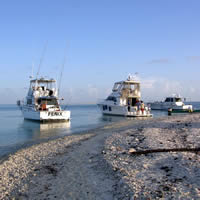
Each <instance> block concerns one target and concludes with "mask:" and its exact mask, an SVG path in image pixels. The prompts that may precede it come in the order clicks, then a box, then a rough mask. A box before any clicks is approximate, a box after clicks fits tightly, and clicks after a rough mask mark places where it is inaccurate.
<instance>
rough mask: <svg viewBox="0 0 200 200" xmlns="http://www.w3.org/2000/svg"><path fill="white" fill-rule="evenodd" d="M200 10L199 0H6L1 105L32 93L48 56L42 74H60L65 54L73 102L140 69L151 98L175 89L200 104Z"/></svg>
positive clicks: (94, 97)
mask: <svg viewBox="0 0 200 200" xmlns="http://www.w3.org/2000/svg"><path fill="white" fill-rule="evenodd" d="M199 8H200V1H199V0H192V1H189V0H166V1H161V0H124V1H122V0H84V1H82V0H29V1H27V0H18V1H15V0H1V1H0V70H1V73H0V96H1V98H0V104H15V103H16V100H17V99H22V98H24V97H25V95H26V93H27V88H28V87H29V76H30V75H31V74H32V69H33V75H34V76H35V75H36V72H37V71H38V66H39V63H40V60H41V59H42V63H41V69H40V76H43V77H50V78H52V77H53V78H56V79H59V77H60V73H61V69H62V66H63V62H64V58H65V57H66V62H65V65H64V71H63V76H62V82H61V95H62V96H63V97H64V98H65V100H64V101H65V103H66V104H95V103H97V102H98V101H99V99H103V98H106V96H107V95H108V94H109V93H110V92H111V89H112V86H113V84H114V82H116V81H120V80H125V79H126V78H127V76H128V75H129V74H134V73H136V72H137V73H138V76H139V78H140V80H141V88H142V98H143V100H145V101H153V100H162V99H163V98H165V96H169V95H171V94H174V93H179V94H181V95H182V96H184V97H186V98H188V100H191V101H200V87H199V85H200V78H199V76H200V67H199V65H200V45H199V41H200V39H199V37H200V21H199V19H200V12H199ZM45 46H46V50H45V52H44V48H45ZM43 52H44V53H43ZM43 54H44V56H42V55H43Z"/></svg>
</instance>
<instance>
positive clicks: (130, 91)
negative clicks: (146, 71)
mask: <svg viewBox="0 0 200 200" xmlns="http://www.w3.org/2000/svg"><path fill="white" fill-rule="evenodd" d="M140 97H141V93H140V82H139V81H135V80H126V81H120V82H116V83H115V84H114V87H113V89H112V94H111V95H110V96H108V98H107V99H106V100H107V101H114V102H115V103H116V102H118V101H119V103H120V104H121V105H129V106H135V105H136V103H137V102H138V101H139V99H140Z"/></svg>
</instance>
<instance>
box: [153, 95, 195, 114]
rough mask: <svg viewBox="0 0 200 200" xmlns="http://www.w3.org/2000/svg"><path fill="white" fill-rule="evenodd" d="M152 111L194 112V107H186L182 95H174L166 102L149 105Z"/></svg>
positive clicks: (167, 98) (166, 99)
mask: <svg viewBox="0 0 200 200" xmlns="http://www.w3.org/2000/svg"><path fill="white" fill-rule="evenodd" d="M149 105H150V107H151V109H152V110H169V109H173V110H182V111H192V109H193V108H192V105H185V103H184V100H183V98H182V97H181V96H180V95H177V94H174V95H172V96H169V97H166V98H165V100H164V101H155V102H152V103H149Z"/></svg>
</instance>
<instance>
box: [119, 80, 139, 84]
mask: <svg viewBox="0 0 200 200" xmlns="http://www.w3.org/2000/svg"><path fill="white" fill-rule="evenodd" d="M115 84H140V81H137V80H126V81H119V82H115Z"/></svg>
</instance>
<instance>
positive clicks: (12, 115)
mask: <svg viewBox="0 0 200 200" xmlns="http://www.w3.org/2000/svg"><path fill="white" fill-rule="evenodd" d="M193 105H194V107H195V108H200V102H193ZM67 109H69V110H70V111H71V122H70V123H66V122H64V123H44V124H40V123H38V122H34V121H29V120H24V119H23V116H22V114H21V111H20V110H19V109H18V107H17V106H16V105H0V158H1V157H2V156H5V155H7V154H9V153H12V152H15V151H16V150H18V149H20V148H24V147H27V146H30V145H32V144H35V143H39V142H41V141H44V140H49V139H54V138H57V137H62V136H65V135H71V134H79V133H80V132H83V131H86V130H90V129H93V128H97V127H100V126H103V125H106V124H108V123H110V122H117V121H121V120H129V119H127V118H124V117H113V116H112V117H111V116H103V115H102V114H101V113H100V111H99V109H98V107H97V106H96V105H74V106H68V108H67ZM152 113H153V114H154V117H159V116H167V112H163V111H152ZM134 120H137V119H136V118H135V119H134Z"/></svg>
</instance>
